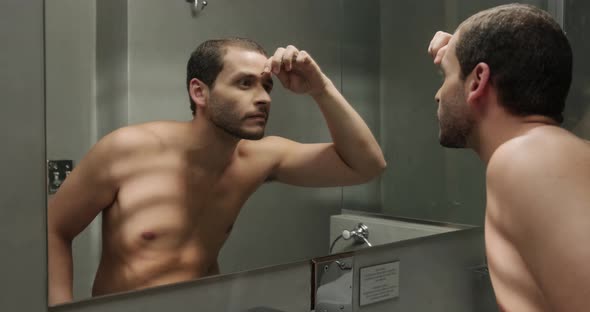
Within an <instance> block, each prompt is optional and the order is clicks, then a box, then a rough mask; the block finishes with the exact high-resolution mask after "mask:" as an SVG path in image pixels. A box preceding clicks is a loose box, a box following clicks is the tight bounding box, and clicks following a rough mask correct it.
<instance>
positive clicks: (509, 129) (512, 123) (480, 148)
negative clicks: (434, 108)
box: [469, 114, 557, 166]
mask: <svg viewBox="0 0 590 312" xmlns="http://www.w3.org/2000/svg"><path fill="white" fill-rule="evenodd" d="M542 126H557V123H556V122H555V121H554V120H552V119H551V118H548V117H545V116H540V115H532V116H525V117H520V116H514V115H510V114H506V115H505V116H502V117H499V118H492V119H488V120H487V121H485V122H482V123H481V124H480V125H479V127H478V129H475V131H474V137H473V140H471V142H470V143H469V145H470V147H471V148H472V149H473V150H474V151H475V152H476V153H477V154H478V155H479V157H480V158H481V160H482V161H483V162H484V164H485V165H486V166H487V165H488V163H489V161H490V159H491V158H492V155H493V154H494V152H495V151H496V150H497V149H498V147H500V146H501V145H502V144H504V143H506V142H508V141H510V140H512V139H514V138H517V137H520V136H523V135H525V134H526V133H528V132H529V131H530V130H532V129H534V128H537V127H542Z"/></svg>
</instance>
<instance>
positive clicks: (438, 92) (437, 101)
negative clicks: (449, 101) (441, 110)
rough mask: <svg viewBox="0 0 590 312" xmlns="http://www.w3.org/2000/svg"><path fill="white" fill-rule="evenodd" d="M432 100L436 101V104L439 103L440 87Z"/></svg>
mask: <svg viewBox="0 0 590 312" xmlns="http://www.w3.org/2000/svg"><path fill="white" fill-rule="evenodd" d="M434 100H435V101H436V104H439V103H440V89H439V90H438V91H437V92H436V94H435V95H434Z"/></svg>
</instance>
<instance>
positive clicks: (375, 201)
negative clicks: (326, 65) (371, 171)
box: [342, 0, 578, 225]
mask: <svg viewBox="0 0 590 312" xmlns="http://www.w3.org/2000/svg"><path fill="white" fill-rule="evenodd" d="M512 2H519V3H527V4H531V5H535V6H537V7H539V8H541V9H544V10H547V9H548V3H549V2H554V1H546V0H532V1H496V0H478V1H472V0H456V1H419V2H413V1H363V4H362V8H363V9H362V10H361V9H359V4H358V2H355V1H344V2H343V3H344V6H343V7H344V13H343V14H344V20H345V21H346V23H344V24H343V27H344V29H345V31H346V33H347V35H346V36H343V37H342V44H343V49H342V63H343V64H347V66H344V67H343V69H342V90H343V93H344V95H345V97H347V98H348V99H349V100H350V101H351V102H353V103H356V102H363V103H370V105H372V106H371V107H367V109H366V110H363V112H366V116H367V117H366V118H367V120H371V123H372V124H375V125H378V127H377V128H376V131H375V132H376V133H377V135H378V136H379V138H380V143H381V147H382V149H383V152H384V154H385V157H386V160H387V162H388V164H389V169H388V170H386V171H385V172H384V173H383V175H382V177H381V179H379V180H375V181H373V182H371V183H368V184H364V185H360V186H352V187H345V188H344V191H343V209H346V210H349V211H364V212H370V213H377V214H383V215H387V216H396V217H406V218H411V219H421V220H432V221H439V222H451V223H459V224H467V225H483V221H484V208H485V184H484V183H485V177H484V172H485V167H484V166H483V164H482V163H481V161H480V159H479V158H478V156H477V155H476V154H475V153H473V152H472V151H471V150H464V149H459V150H457V149H448V148H443V147H442V146H441V145H440V144H439V141H438V133H439V126H438V121H437V103H436V101H435V100H434V96H435V94H436V92H437V90H438V89H439V88H440V86H441V78H440V75H439V74H438V73H437V68H436V67H435V66H434V65H433V64H432V59H430V58H429V57H428V54H427V48H428V44H429V43H430V40H431V39H432V36H433V35H434V33H435V32H436V31H438V30H443V31H446V32H450V33H453V32H454V31H455V29H456V27H457V26H459V24H460V23H461V22H462V21H463V20H465V19H466V18H467V17H469V16H471V15H472V14H474V13H476V12H478V11H481V10H484V9H487V8H491V7H494V6H497V5H501V4H507V3H512ZM568 105H569V104H568ZM575 105H578V104H575ZM570 116H571V114H570Z"/></svg>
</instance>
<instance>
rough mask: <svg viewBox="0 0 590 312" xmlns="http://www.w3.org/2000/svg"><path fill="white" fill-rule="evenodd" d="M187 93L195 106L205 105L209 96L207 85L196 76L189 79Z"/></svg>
mask: <svg viewBox="0 0 590 312" xmlns="http://www.w3.org/2000/svg"><path fill="white" fill-rule="evenodd" d="M188 90H189V95H190V97H191V99H192V100H193V102H195V104H197V107H201V108H203V107H205V106H206V105H207V99H208V98H209V87H208V86H207V85H206V84H205V83H203V82H202V81H201V80H199V79H197V78H193V79H191V81H190V83H189V88H188Z"/></svg>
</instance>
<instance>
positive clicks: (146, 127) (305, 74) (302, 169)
mask: <svg viewBox="0 0 590 312" xmlns="http://www.w3.org/2000/svg"><path fill="white" fill-rule="evenodd" d="M273 76H274V77H276V80H278V81H279V82H280V84H281V85H282V86H283V87H284V88H286V89H288V90H290V91H292V92H294V93H296V94H302V95H308V96H311V97H312V98H313V99H314V101H315V102H316V103H317V105H318V106H319V108H320V110H321V112H322V113H323V115H324V118H325V120H326V123H327V125H328V127H329V129H330V132H331V135H332V143H314V144H302V143H298V142H295V141H292V140H289V139H285V138H282V137H278V136H266V137H265V136H264V130H265V126H266V122H267V119H268V118H269V116H270V112H271V110H270V108H271V95H270V94H271V91H272V89H273V88H274V87H275V86H274V82H273ZM186 82H187V91H188V93H189V98H190V108H191V111H192V115H193V116H194V118H193V119H192V120H191V121H188V122H175V121H155V122H149V123H144V124H138V125H131V126H127V127H124V128H121V129H118V130H116V131H114V132H112V133H110V134H108V135H106V136H105V137H103V138H102V139H101V140H100V141H99V142H98V143H97V144H96V145H95V146H94V147H93V148H92V149H91V150H90V152H89V153H88V154H87V155H86V156H85V157H84V158H83V159H82V161H81V162H80V163H79V165H78V166H77V167H76V168H75V169H74V170H73V171H72V173H71V174H70V175H69V177H68V179H66V181H65V182H64V184H63V185H62V186H61V187H60V189H59V191H58V192H57V193H56V194H55V195H54V196H53V198H52V199H51V200H50V201H49V207H48V237H49V241H48V243H49V300H50V304H58V303H63V302H68V301H70V300H72V279H73V277H72V274H73V273H72V271H73V270H72V263H73V261H72V249H71V248H72V247H71V245H72V240H73V239H74V238H75V237H76V235H78V234H79V233H80V232H81V231H82V230H83V229H84V228H85V227H86V226H87V225H88V224H89V223H90V222H91V221H92V220H93V219H94V218H95V217H96V216H97V215H98V214H99V213H101V212H102V251H101V258H100V259H101V260H100V264H99V267H98V271H97V272H96V277H95V280H94V285H93V288H92V294H93V295H94V296H97V295H105V294H111V293H114V292H121V291H130V290H137V289H142V288H146V287H152V286H157V285H163V284H169V283H174V282H181V281H186V280H191V279H195V278H199V277H203V276H208V275H212V274H217V273H219V266H218V263H217V257H218V254H219V251H220V249H221V247H222V246H223V244H224V242H225V241H226V239H227V238H228V236H229V235H230V233H231V230H232V227H233V224H234V222H235V220H236V218H237V216H238V214H239V211H240V209H241V207H242V205H243V204H244V202H245V201H246V200H247V199H248V197H249V196H250V195H251V194H252V193H253V192H254V191H255V190H256V189H257V188H258V187H259V186H260V185H262V184H263V183H266V182H274V181H276V182H282V183H287V184H291V185H297V186H304V187H330V186H344V185H354V184H359V183H364V182H367V181H369V180H371V179H373V178H375V177H377V176H378V175H379V174H380V173H381V172H382V171H383V170H384V169H385V166H386V164H385V159H384V157H383V153H382V152H381V149H380V147H379V145H378V143H377V140H376V139H375V138H374V136H373V135H372V133H371V131H370V130H369V128H368V127H367V125H366V124H365V123H364V121H363V120H362V118H361V117H360V116H359V115H358V114H357V113H356V111H355V110H354V109H353V107H352V106H351V105H350V104H348V102H347V101H346V100H345V99H344V97H343V96H342V95H341V94H340V92H339V91H338V89H337V88H336V87H335V86H334V84H333V83H332V81H331V80H330V79H329V78H328V77H327V76H326V75H325V74H324V73H323V72H322V70H321V68H320V66H319V65H318V64H317V63H316V62H315V61H314V59H313V58H312V56H311V55H310V54H309V53H308V52H306V51H304V50H299V49H298V48H296V47H294V46H292V45H289V46H287V47H284V48H283V47H279V48H278V49H276V51H275V52H274V53H273V54H271V55H270V56H269V55H268V54H267V53H266V52H265V51H264V49H263V48H262V47H261V46H260V45H259V44H257V43H256V42H254V41H252V40H249V39H244V38H230V39H219V40H209V41H206V42H204V43H202V44H201V45H199V46H198V47H197V49H196V50H195V51H194V52H193V53H192V54H191V56H190V59H189V61H188V64H187V77H186Z"/></svg>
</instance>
